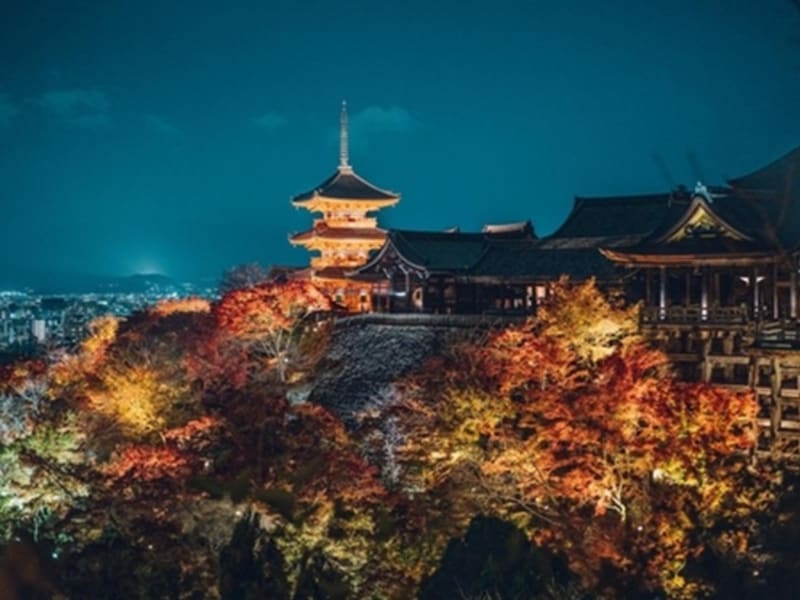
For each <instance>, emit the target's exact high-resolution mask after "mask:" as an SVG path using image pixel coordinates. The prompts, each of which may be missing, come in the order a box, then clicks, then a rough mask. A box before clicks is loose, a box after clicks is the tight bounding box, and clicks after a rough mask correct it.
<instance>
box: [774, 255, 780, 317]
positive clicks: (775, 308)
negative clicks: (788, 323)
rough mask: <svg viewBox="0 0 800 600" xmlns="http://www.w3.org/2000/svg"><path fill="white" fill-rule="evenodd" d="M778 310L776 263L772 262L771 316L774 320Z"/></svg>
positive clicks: (778, 313)
mask: <svg viewBox="0 0 800 600" xmlns="http://www.w3.org/2000/svg"><path fill="white" fill-rule="evenodd" d="M779 315H780V312H779V311H778V263H777V262H774V263H772V318H773V319H775V320H776V321H777V320H778V316H779Z"/></svg>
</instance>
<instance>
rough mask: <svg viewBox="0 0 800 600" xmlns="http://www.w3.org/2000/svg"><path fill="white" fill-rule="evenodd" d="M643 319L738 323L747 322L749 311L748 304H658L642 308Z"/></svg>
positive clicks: (647, 320)
mask: <svg viewBox="0 0 800 600" xmlns="http://www.w3.org/2000/svg"><path fill="white" fill-rule="evenodd" d="M641 320H642V323H644V324H649V325H657V324H659V323H664V324H671V323H678V324H679V323H719V324H736V323H746V322H747V320H748V311H747V307H746V306H710V307H708V308H706V309H703V308H702V307H701V306H700V305H689V306H667V307H666V308H664V309H661V308H659V307H658V306H645V307H644V308H642V312H641Z"/></svg>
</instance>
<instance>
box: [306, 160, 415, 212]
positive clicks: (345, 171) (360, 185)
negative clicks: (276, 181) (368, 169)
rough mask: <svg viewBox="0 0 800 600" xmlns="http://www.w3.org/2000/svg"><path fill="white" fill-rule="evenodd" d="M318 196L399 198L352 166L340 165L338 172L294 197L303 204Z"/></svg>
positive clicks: (350, 198) (354, 198)
mask: <svg viewBox="0 0 800 600" xmlns="http://www.w3.org/2000/svg"><path fill="white" fill-rule="evenodd" d="M317 197H324V198H329V199H333V200H364V201H369V200H381V201H386V200H398V199H399V198H400V196H399V195H398V194H395V193H394V192H390V191H388V190H383V189H381V188H379V187H376V186H374V185H372V184H371V183H370V182H369V181H367V180H366V179H364V178H363V177H361V176H359V175H358V174H356V172H355V171H353V170H352V169H351V168H350V167H339V169H337V170H336V172H335V173H334V174H333V175H331V176H330V177H328V179H326V180H325V181H323V182H322V183H321V184H320V185H318V186H317V187H315V188H314V189H312V190H309V191H307V192H304V193H302V194H298V195H297V196H295V197H294V198H292V202H293V203H295V204H303V203H304V202H308V201H309V200H313V199H314V198H317Z"/></svg>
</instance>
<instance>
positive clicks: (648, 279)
mask: <svg viewBox="0 0 800 600" xmlns="http://www.w3.org/2000/svg"><path fill="white" fill-rule="evenodd" d="M652 282H653V272H652V271H651V270H650V269H645V270H644V305H645V306H653V292H652V290H651V289H650V286H651V284H652Z"/></svg>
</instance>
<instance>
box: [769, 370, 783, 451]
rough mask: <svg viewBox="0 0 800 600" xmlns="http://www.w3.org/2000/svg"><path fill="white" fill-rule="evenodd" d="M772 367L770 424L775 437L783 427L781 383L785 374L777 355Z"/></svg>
mask: <svg viewBox="0 0 800 600" xmlns="http://www.w3.org/2000/svg"><path fill="white" fill-rule="evenodd" d="M770 367H771V369H772V375H771V379H770V383H771V384H772V385H771V388H772V389H771V394H770V400H771V406H770V426H771V428H772V435H773V439H774V438H775V436H777V433H778V431H779V430H780V428H781V412H782V406H781V383H782V377H783V376H782V374H781V363H780V361H779V360H778V358H777V357H775V356H773V357H772V361H771V364H770Z"/></svg>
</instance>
